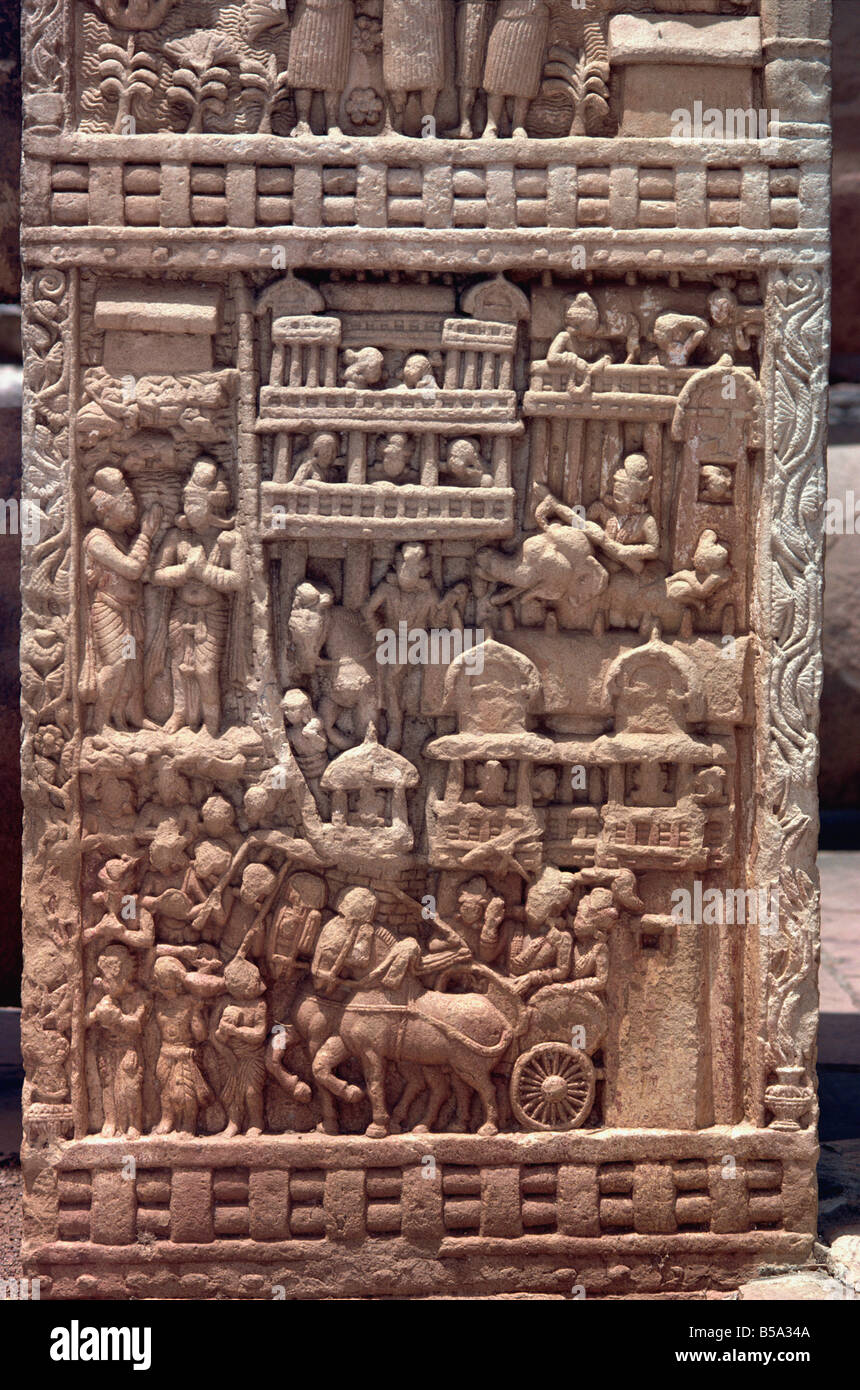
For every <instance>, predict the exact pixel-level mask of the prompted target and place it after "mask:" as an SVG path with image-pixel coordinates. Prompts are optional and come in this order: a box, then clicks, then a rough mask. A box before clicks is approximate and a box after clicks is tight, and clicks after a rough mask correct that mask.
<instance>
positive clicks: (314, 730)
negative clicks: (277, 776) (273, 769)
mask: <svg viewBox="0 0 860 1390" xmlns="http://www.w3.org/2000/svg"><path fill="white" fill-rule="evenodd" d="M281 709H282V711H283V715H284V723H285V725H286V732H287V742H288V743H289V745H290V748H291V749H292V751H293V756H294V758H295V760H296V762H297V763H298V765H299V767H300V769H301V773H302V776H303V777H304V779H305V781H306V782H307V784H308V786H309V787H310V788H311V790H312V791H313V792H314V796H315V798H318V795H319V782H320V778H321V777H322V775H323V773H324V772H325V770H326V768H327V767H328V738H327V737H326V732H325V728H324V727H323V722H322V720H321V719H320V718H319V717H318V716H317V715H315V714H314V711H313V706H312V705H311V702H310V698H309V696H308V695H307V694H306V692H305V691H304V690H299V689H294V690H288V691H287V692H286V694H285V695H284V697H283V699H282V700H281Z"/></svg>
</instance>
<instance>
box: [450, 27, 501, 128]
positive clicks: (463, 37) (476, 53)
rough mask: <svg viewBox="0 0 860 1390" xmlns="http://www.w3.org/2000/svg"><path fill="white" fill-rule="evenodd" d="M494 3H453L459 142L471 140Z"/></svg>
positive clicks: (482, 78)
mask: <svg viewBox="0 0 860 1390" xmlns="http://www.w3.org/2000/svg"><path fill="white" fill-rule="evenodd" d="M494 3H495V0H457V72H456V80H457V96H458V101H459V107H460V129H459V132H458V133H459V136H460V139H461V140H471V139H472V136H473V134H474V130H473V128H472V113H473V111H474V107H475V98H476V97H477V95H478V89H479V88H480V86H481V84H482V82H483V80H484V65H485V63H486V60H487V40H488V38H489V35H490V16H491V14H492V9H493V5H494Z"/></svg>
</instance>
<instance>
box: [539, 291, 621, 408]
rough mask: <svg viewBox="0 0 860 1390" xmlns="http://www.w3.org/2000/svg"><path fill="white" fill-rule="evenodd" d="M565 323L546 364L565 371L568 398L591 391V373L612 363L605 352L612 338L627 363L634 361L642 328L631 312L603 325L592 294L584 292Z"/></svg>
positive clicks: (610, 357)
mask: <svg viewBox="0 0 860 1390" xmlns="http://www.w3.org/2000/svg"><path fill="white" fill-rule="evenodd" d="M564 324H565V326H564V328H563V329H562V330H561V332H560V333H557V334H556V336H555V338H554V339H553V341H552V343H551V345H550V349H549V352H548V353H547V355H546V363H547V366H548V367H554V368H558V367H563V368H565V369H566V370H567V372H568V374H569V375H568V383H567V389H568V391H569V392H570V393H571V395H583V394H585V393H587V392H590V391H591V390H592V378H593V376H594V373H595V372H598V371H600V370H601V369H602V368H603V367H606V366H608V365H609V364H610V363H611V362H612V360H613V359H612V353H611V352H610V353H607V352H606V351H605V348H606V344H607V342H609V341H611V340H612V339H614V338H622V339H623V340H624V343H625V347H626V352H627V356H626V361H627V362H635V361H636V357H637V355H638V352H639V343H640V338H641V329H640V326H639V321H638V319H637V317H636V315H635V314H634V313H633V312H632V311H631V312H628V313H624V314H620V315H618V316H616V319H615V321H614V323H613V324H611V325H610V324H608V323H603V322H602V320H601V317H600V310H599V309H598V307H597V305H596V304H595V302H594V300H593V299H592V297H591V295H590V294H587V293H586V292H585V291H584V290H583V291H582V292H581V293H580V294H578V295H576V297H575V298H574V299H573V300H571V302H570V304H569V305H568V306H567V309H566V310H565V315H564Z"/></svg>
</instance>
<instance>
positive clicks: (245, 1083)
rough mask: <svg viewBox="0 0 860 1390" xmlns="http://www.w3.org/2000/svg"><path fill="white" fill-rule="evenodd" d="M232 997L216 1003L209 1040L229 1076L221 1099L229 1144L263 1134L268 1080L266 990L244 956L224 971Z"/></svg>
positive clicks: (258, 974) (254, 967)
mask: <svg viewBox="0 0 860 1390" xmlns="http://www.w3.org/2000/svg"><path fill="white" fill-rule="evenodd" d="M224 984H225V985H226V986H227V997H226V999H222V1000H220V1001H219V1003H218V1004H216V1006H215V1009H214V1011H213V1015H212V1023H211V1031H210V1036H211V1039H212V1043H213V1045H214V1047H215V1049H216V1051H217V1052H218V1055H219V1057H220V1059H221V1061H222V1062H223V1064H224V1068H225V1071H226V1080H225V1081H224V1084H223V1086H222V1090H221V1100H222V1103H223V1105H224V1109H225V1110H226V1112H227V1125H226V1127H225V1128H224V1130H223V1131H222V1136H223V1137H224V1138H225V1139H229V1138H232V1136H233V1135H234V1134H239V1133H240V1132H241V1131H244V1132H245V1133H246V1134H248V1135H249V1136H255V1135H259V1134H262V1132H263V1088H264V1086H265V1081H266V1003H265V1000H264V999H263V997H262V996H263V994H264V993H265V989H266V986H265V985H264V984H263V981H262V978H261V976H260V972H259V970H258V969H257V967H256V965H253V964H252V962H251V961H249V960H245V959H244V958H243V957H241V956H240V957H237V958H236V960H231V961H230V964H229V965H227V966H226V967H225V970H224Z"/></svg>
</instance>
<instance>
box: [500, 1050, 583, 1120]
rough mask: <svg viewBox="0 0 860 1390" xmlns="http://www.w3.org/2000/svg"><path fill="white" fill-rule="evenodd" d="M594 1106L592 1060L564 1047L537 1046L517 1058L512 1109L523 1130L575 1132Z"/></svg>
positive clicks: (513, 1080) (512, 1092) (512, 1087)
mask: <svg viewBox="0 0 860 1390" xmlns="http://www.w3.org/2000/svg"><path fill="white" fill-rule="evenodd" d="M593 1104H594V1067H593V1065H592V1062H591V1058H590V1057H589V1056H587V1054H586V1053H584V1052H580V1051H579V1049H578V1048H574V1047H568V1046H567V1045H566V1043H554V1042H546V1043H538V1044H537V1046H536V1047H532V1048H529V1050H528V1052H524V1053H523V1055H522V1056H521V1057H518V1058H517V1060H516V1062H515V1064H514V1070H513V1075H512V1076H511V1108H512V1109H513V1112H514V1114H515V1115H516V1117H517V1119H518V1120H519V1122H520V1124H521V1125H522V1127H523V1129H532V1130H534V1129H577V1128H578V1127H579V1126H580V1125H581V1124H583V1123H584V1121H585V1120H587V1119H588V1116H589V1113H590V1111H591V1107H592V1105H593Z"/></svg>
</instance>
